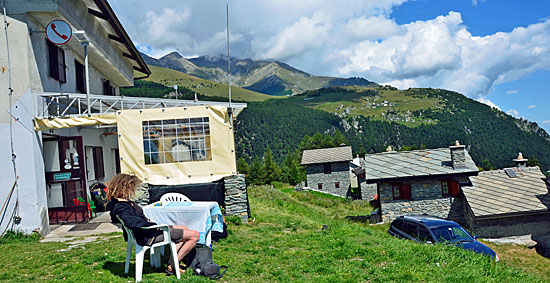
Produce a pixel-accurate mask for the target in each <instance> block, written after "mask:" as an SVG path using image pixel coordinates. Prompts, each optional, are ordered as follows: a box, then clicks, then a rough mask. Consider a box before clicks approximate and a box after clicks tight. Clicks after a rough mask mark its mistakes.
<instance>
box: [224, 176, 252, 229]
mask: <svg viewBox="0 0 550 283" xmlns="http://www.w3.org/2000/svg"><path fill="white" fill-rule="evenodd" d="M224 182H225V214H226V215H230V216H239V217H240V218H241V221H242V222H243V223H248V217H249V212H250V207H249V206H248V192H247V189H246V181H245V176H244V175H242V174H239V175H233V176H228V177H225V178H224Z"/></svg>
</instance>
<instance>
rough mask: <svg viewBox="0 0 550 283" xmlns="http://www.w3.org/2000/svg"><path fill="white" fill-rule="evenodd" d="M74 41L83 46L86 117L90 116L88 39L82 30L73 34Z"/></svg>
mask: <svg viewBox="0 0 550 283" xmlns="http://www.w3.org/2000/svg"><path fill="white" fill-rule="evenodd" d="M73 35H74V36H75V37H76V40H78V42H80V45H82V46H84V69H85V73H86V103H87V105H88V106H87V108H88V116H90V114H92V106H91V105H90V75H89V74H88V45H90V38H89V37H88V35H87V34H86V32H85V31H83V30H77V31H75V32H74V33H73Z"/></svg>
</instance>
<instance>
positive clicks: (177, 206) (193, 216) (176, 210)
mask: <svg viewBox="0 0 550 283" xmlns="http://www.w3.org/2000/svg"><path fill="white" fill-rule="evenodd" d="M158 203H159V202H156V203H152V204H150V205H147V206H144V207H143V213H145V216H147V218H149V219H151V220H152V221H154V222H156V223H158V224H169V225H185V226H187V227H189V229H191V230H196V231H198V232H199V234H200V239H199V242H198V243H199V244H205V245H210V242H211V241H210V232H211V231H218V232H223V218H222V214H221V210H220V207H219V206H218V203H217V202H215V201H192V202H171V203H163V205H161V206H155V205H156V204H158Z"/></svg>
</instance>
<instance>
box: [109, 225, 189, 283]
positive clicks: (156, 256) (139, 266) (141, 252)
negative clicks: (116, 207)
mask: <svg viewBox="0 0 550 283" xmlns="http://www.w3.org/2000/svg"><path fill="white" fill-rule="evenodd" d="M117 218H118V220H119V221H120V223H121V224H122V229H124V231H126V235H128V245H127V247H126V265H125V266H124V273H125V274H128V271H129V270H130V259H131V257H132V248H133V247H134V246H135V247H136V274H135V276H136V282H139V281H141V275H142V272H143V260H144V258H145V252H147V250H149V249H150V250H151V251H150V254H149V256H150V264H151V266H154V267H157V268H159V267H160V254H161V251H160V248H164V246H166V245H169V246H170V250H171V252H172V260H173V262H174V265H173V266H175V267H176V268H175V271H176V277H177V278H178V279H180V269H179V268H177V267H178V266H179V260H178V252H177V249H176V244H175V243H174V242H172V240H171V239H170V230H169V228H168V225H167V224H160V225H153V226H149V227H142V228H141V229H161V230H162V233H163V235H164V241H162V242H159V243H154V244H152V245H151V246H140V245H138V243H137V242H136V238H135V237H134V233H133V232H132V229H129V228H127V227H126V226H125V225H124V221H122V219H120V217H118V216H117Z"/></svg>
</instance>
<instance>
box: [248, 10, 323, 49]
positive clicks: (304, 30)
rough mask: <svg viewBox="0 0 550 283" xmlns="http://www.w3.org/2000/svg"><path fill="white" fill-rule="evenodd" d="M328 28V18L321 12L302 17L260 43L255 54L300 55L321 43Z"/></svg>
mask: <svg viewBox="0 0 550 283" xmlns="http://www.w3.org/2000/svg"><path fill="white" fill-rule="evenodd" d="M330 29H331V23H330V18H327V17H325V16H324V15H322V14H315V15H314V16H313V17H311V18H306V17H302V18H300V19H299V20H298V21H297V22H295V23H294V24H293V25H291V26H289V27H287V28H285V29H284V30H282V31H281V32H280V33H278V34H277V35H275V36H274V37H272V38H271V39H270V40H269V41H268V42H266V43H265V44H260V46H261V49H260V52H259V53H258V54H257V56H258V57H259V58H261V59H280V60H284V59H288V58H289V57H292V56H297V55H301V54H303V53H304V51H306V50H310V49H313V48H317V47H319V46H321V45H323V43H324V42H325V41H326V40H327V39H328V34H329V30H330Z"/></svg>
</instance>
